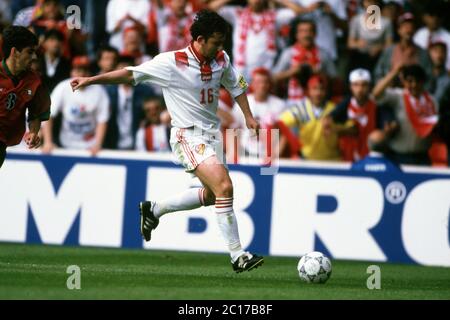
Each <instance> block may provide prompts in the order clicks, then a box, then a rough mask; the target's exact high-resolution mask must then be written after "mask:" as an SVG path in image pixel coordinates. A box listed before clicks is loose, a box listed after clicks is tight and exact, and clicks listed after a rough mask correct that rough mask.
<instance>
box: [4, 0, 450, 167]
mask: <svg viewBox="0 0 450 320" xmlns="http://www.w3.org/2000/svg"><path fill="white" fill-rule="evenodd" d="M72 5H76V6H78V7H79V8H80V9H81V11H80V12H81V16H80V19H81V28H80V29H76V28H75V29H74V28H71V26H70V24H67V21H68V20H69V19H73V14H74V12H76V11H73V7H71V6H72ZM374 6H375V7H374ZM202 8H208V9H211V10H216V11H217V12H218V13H219V14H220V15H222V16H223V17H224V18H225V19H226V20H227V21H228V22H229V23H230V25H231V27H232V33H231V34H230V36H229V38H228V39H227V42H226V48H225V50H226V51H227V53H228V54H229V55H230V57H231V58H232V61H233V64H234V65H235V67H236V68H237V69H238V70H239V71H240V72H241V73H242V74H243V75H244V76H245V78H246V80H247V82H248V83H249V84H250V89H249V102H250V107H251V109H252V112H253V114H254V115H255V117H256V118H257V119H258V120H259V121H260V123H261V125H262V127H263V128H265V129H279V132H280V140H279V145H277V146H276V150H272V148H271V147H270V148H269V149H271V150H270V152H271V153H274V154H275V153H276V154H277V155H278V154H279V155H280V157H283V158H298V159H305V160H332V161H357V160H360V159H362V158H364V157H365V156H367V155H368V154H369V152H379V153H383V154H384V155H386V156H388V157H389V158H391V159H392V160H394V161H395V162H397V163H400V164H413V165H433V166H447V165H448V158H449V157H448V150H449V149H450V148H449V147H450V76H449V71H450V33H449V27H450V19H446V17H447V16H448V13H449V12H450V2H449V1H445V0H432V1H418V0H323V1H317V0H291V1H289V0H248V1H230V0H210V1H208V0H96V1H90V0H0V30H2V29H3V28H5V27H6V26H8V25H11V24H14V25H21V26H25V27H28V28H30V29H31V30H32V31H33V32H34V33H35V34H36V35H37V36H38V37H39V43H40V48H39V58H38V60H37V61H35V63H34V65H33V68H34V69H35V70H36V71H37V72H39V73H40V74H41V76H42V77H43V79H44V82H45V84H46V86H47V87H48V89H49V91H50V92H51V98H52V117H51V120H50V121H49V122H47V123H45V124H44V125H43V130H42V131H43V135H44V144H43V147H42V148H43V151H44V152H46V153H50V152H51V151H52V150H53V149H54V148H55V147H61V148H69V149H87V150H90V151H91V153H92V154H93V155H95V154H96V153H97V152H98V151H100V150H102V149H113V150H140V151H155V152H168V151H169V150H170V147H169V143H168V140H169V136H168V135H169V130H170V115H169V114H168V112H167V111H166V108H165V105H164V100H163V99H162V95H161V90H160V88H158V87H152V86H146V85H138V86H135V87H133V86H127V85H111V86H92V87H88V88H86V89H84V90H81V91H79V92H76V93H72V92H71V88H70V85H69V81H70V80H69V79H70V77H74V76H87V75H94V74H100V73H105V72H109V71H112V70H115V69H118V68H124V67H126V66H130V65H137V64H141V63H143V62H145V61H149V60H151V59H152V58H153V57H154V56H155V55H157V54H158V53H159V52H165V51H171V50H178V49H182V48H184V47H186V46H187V45H188V44H189V43H190V41H191V40H192V39H191V38H190V33H189V26H190V24H191V22H192V19H193V17H194V16H195V12H196V11H198V10H200V9H202ZM0 41H1V39H0ZM0 55H1V52H0ZM218 99H219V110H218V114H219V117H220V118H221V120H222V127H223V130H226V129H238V128H243V127H245V123H244V120H243V118H242V116H241V114H240V112H239V108H238V107H236V106H235V104H234V101H233V99H232V98H231V97H230V96H229V94H228V93H227V92H226V91H225V90H221V91H220V94H219V95H218ZM241 138H242V137H241ZM241 141H242V142H241V143H240V148H241V149H242V150H244V151H245V152H246V154H250V155H252V154H254V155H256V154H258V152H261V150H260V146H259V145H257V144H254V143H249V140H248V139H245V138H242V139H241ZM265 148H266V149H267V146H266V147H265ZM265 151H267V150H265Z"/></svg>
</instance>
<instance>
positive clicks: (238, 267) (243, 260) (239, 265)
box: [231, 252, 264, 273]
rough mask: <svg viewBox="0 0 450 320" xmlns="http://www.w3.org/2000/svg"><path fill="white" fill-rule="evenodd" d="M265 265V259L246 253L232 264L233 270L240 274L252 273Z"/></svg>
mask: <svg viewBox="0 0 450 320" xmlns="http://www.w3.org/2000/svg"><path fill="white" fill-rule="evenodd" d="M263 263H264V258H263V257H260V256H257V255H256V254H251V253H250V252H246V253H244V254H243V255H241V256H240V257H239V258H238V259H237V260H236V261H235V262H234V263H233V262H232V263H231V264H232V266H233V270H234V271H235V272H237V273H240V272H242V271H250V270H253V269H256V268H258V267H259V266H260V265H262V264H263Z"/></svg>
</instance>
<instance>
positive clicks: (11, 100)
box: [6, 92, 17, 111]
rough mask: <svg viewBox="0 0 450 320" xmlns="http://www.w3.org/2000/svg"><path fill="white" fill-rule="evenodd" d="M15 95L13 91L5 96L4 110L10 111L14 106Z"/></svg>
mask: <svg viewBox="0 0 450 320" xmlns="http://www.w3.org/2000/svg"><path fill="white" fill-rule="evenodd" d="M16 101H17V95H16V94H15V93H14V92H10V93H9V94H8V97H6V110H8V111H11V110H12V109H14V107H15V106H16Z"/></svg>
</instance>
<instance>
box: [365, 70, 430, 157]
mask: <svg viewBox="0 0 450 320" xmlns="http://www.w3.org/2000/svg"><path fill="white" fill-rule="evenodd" d="M401 69H402V66H401V65H397V66H396V67H395V69H393V70H391V71H390V72H389V73H388V74H387V75H386V76H385V77H384V78H383V79H381V80H380V82H378V83H377V84H376V86H375V88H374V89H373V96H374V97H375V99H376V100H377V104H378V105H379V106H380V107H381V106H384V107H389V108H392V109H393V111H394V113H395V118H396V121H397V123H396V124H392V125H389V127H388V128H385V138H384V141H383V142H384V144H386V147H387V150H388V151H387V152H388V153H389V154H390V157H391V158H392V159H393V160H394V161H396V162H398V163H401V164H415V165H428V164H430V159H429V156H428V149H429V147H430V145H431V132H432V130H433V128H434V126H435V125H436V123H437V105H436V103H435V101H434V99H433V97H432V96H431V95H430V94H429V93H428V92H427V91H426V90H425V89H424V83H425V80H426V74H425V71H424V70H423V68H422V67H421V66H420V65H417V64H415V65H409V66H405V67H403V70H402V71H401V76H400V79H401V82H402V84H403V88H388V86H389V84H390V83H391V82H392V81H393V79H394V78H395V77H396V76H397V74H398V73H399V72H400V70H401Z"/></svg>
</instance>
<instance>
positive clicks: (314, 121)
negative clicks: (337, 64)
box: [278, 75, 341, 160]
mask: <svg viewBox="0 0 450 320" xmlns="http://www.w3.org/2000/svg"><path fill="white" fill-rule="evenodd" d="M307 89H308V96H307V97H305V98H304V99H303V100H302V101H301V102H300V103H298V104H297V105H294V106H293V107H291V108H289V109H288V110H286V111H284V112H283V113H282V114H281V116H280V120H279V122H278V125H279V127H280V130H281V137H280V154H284V152H285V148H287V147H288V144H289V143H292V142H291V141H290V138H289V135H290V134H291V131H290V130H288V128H289V129H297V130H298V138H299V142H300V143H299V145H301V146H300V154H301V156H302V157H303V158H305V159H307V160H340V159H341V155H340V152H339V144H338V135H337V131H335V130H329V129H327V128H325V127H323V125H322V121H323V119H325V118H326V116H328V115H329V114H330V113H331V112H332V111H333V110H334V108H335V105H334V103H333V102H331V101H328V100H327V98H326V92H327V87H326V80H325V78H324V77H323V76H319V75H314V76H312V77H311V78H310V79H309V81H308V86H307ZM297 143H298V142H297ZM292 149H294V148H291V150H292ZM297 152H298V150H297Z"/></svg>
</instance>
